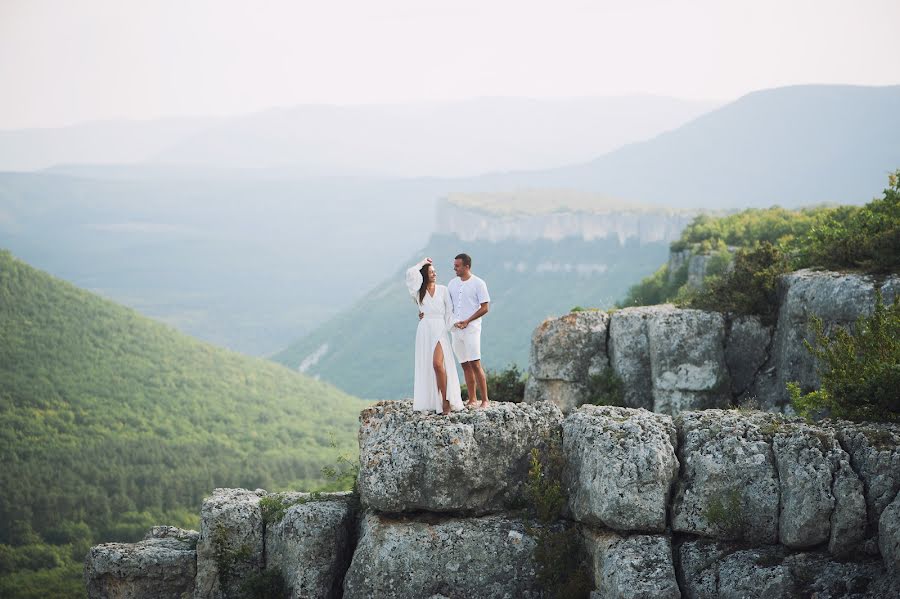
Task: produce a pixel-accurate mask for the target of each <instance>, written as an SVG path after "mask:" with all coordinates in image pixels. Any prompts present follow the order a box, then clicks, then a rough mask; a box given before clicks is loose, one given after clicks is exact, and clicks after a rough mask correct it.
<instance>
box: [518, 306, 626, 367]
mask: <svg viewBox="0 0 900 599" xmlns="http://www.w3.org/2000/svg"><path fill="white" fill-rule="evenodd" d="M608 326H609V315H607V314H606V312H601V311H599V310H585V311H581V312H570V313H569V314H566V315H564V316H560V317H558V318H548V319H547V320H545V321H544V322H542V323H541V324H540V325H539V326H538V327H537V328H536V329H535V330H534V333H533V334H532V336H531V362H530V364H529V373H530V374H531V376H532V377H535V378H538V379H558V380H563V381H569V382H583V381H584V380H585V378H586V377H587V373H588V367H589V366H590V364H591V361H592V360H593V359H594V358H595V357H596V356H597V355H601V356H603V358H604V359H606V329H607V327H608Z"/></svg>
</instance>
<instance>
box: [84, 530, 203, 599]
mask: <svg viewBox="0 0 900 599" xmlns="http://www.w3.org/2000/svg"><path fill="white" fill-rule="evenodd" d="M157 528H165V529H167V531H158V530H156V529H157ZM175 531H178V532H179V533H181V534H176V532H175ZM166 533H170V534H166ZM154 535H158V536H154ZM147 537H148V538H146V539H145V540H143V541H140V542H138V543H104V544H102V545H97V546H95V547H92V548H91V550H90V551H89V552H88V554H87V557H86V558H85V563H84V581H85V586H86V587H87V593H88V596H89V597H92V598H103V599H126V598H132V597H142V598H147V599H157V598H158V599H163V598H169V597H190V596H191V594H192V593H193V592H194V579H195V577H196V575H197V552H196V550H195V546H196V543H197V533H196V532H195V531H181V529H177V528H175V527H154V530H153V531H151V533H150V534H149V535H147Z"/></svg>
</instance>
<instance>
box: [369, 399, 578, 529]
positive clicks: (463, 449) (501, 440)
mask: <svg viewBox="0 0 900 599" xmlns="http://www.w3.org/2000/svg"><path fill="white" fill-rule="evenodd" d="M562 419H563V415H562V412H560V410H559V408H557V407H556V406H555V405H553V404H552V403H549V402H542V403H538V404H513V403H503V402H492V403H491V406H490V407H489V408H487V409H483V410H482V409H478V410H464V411H460V412H453V413H451V415H450V416H443V415H440V414H430V413H424V412H414V411H413V409H412V402H410V401H389V402H379V403H377V404H375V405H374V406H373V407H371V408H367V409H365V410H363V411H362V414H361V415H360V430H359V454H360V457H359V461H360V471H359V492H360V499H361V500H362V503H363V505H365V506H368V507H370V508H372V509H375V510H378V511H382V512H408V511H417V510H426V511H430V512H468V513H474V514H479V513H488V512H493V511H500V510H503V509H504V505H508V504H515V505H521V503H522V502H523V501H524V499H525V497H524V491H525V481H526V479H527V476H528V466H529V459H530V455H531V449H532V448H534V447H541V446H543V445H544V444H545V443H546V442H548V440H549V439H551V438H557V439H558V435H559V428H560V424H561V423H562Z"/></svg>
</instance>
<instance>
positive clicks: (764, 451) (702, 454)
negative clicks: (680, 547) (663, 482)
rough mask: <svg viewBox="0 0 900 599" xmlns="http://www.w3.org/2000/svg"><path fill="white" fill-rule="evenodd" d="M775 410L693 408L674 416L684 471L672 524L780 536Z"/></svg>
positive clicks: (746, 536) (760, 537)
mask: <svg viewBox="0 0 900 599" xmlns="http://www.w3.org/2000/svg"><path fill="white" fill-rule="evenodd" d="M775 418H776V416H774V415H772V414H764V413H755V414H749V415H744V414H741V413H740V412H735V411H722V410H708V411H703V412H688V413H684V414H681V415H679V416H678V417H677V418H676V419H675V423H676V426H677V429H678V442H679V443H678V461H679V462H680V463H681V466H682V475H681V477H680V478H679V480H678V484H677V486H676V493H675V499H674V501H673V505H672V529H673V530H675V531H678V532H687V533H693V534H698V535H701V536H705V537H713V538H718V539H742V540H747V541H749V542H753V543H775V542H777V540H778V504H779V488H778V473H777V472H776V469H775V456H774V454H773V452H772V445H771V437H770V436H769V435H767V434H766V432H765V430H766V429H767V428H768V427H771V426H772V423H773V422H774V421H775Z"/></svg>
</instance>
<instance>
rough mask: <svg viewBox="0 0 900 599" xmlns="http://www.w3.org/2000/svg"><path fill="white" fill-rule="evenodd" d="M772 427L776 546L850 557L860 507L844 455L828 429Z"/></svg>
mask: <svg viewBox="0 0 900 599" xmlns="http://www.w3.org/2000/svg"><path fill="white" fill-rule="evenodd" d="M774 422H775V427H774V428H773V449H774V452H775V463H776V465H777V468H778V479H779V482H780V490H781V514H780V519H779V539H780V541H781V543H782V544H783V545H786V546H787V547H791V548H804V547H813V546H815V545H819V544H821V543H825V542H828V544H829V547H830V548H831V551H832V553H834V554H838V555H848V554H851V553H852V552H854V550H855V549H856V546H857V545H858V544H859V542H860V541H862V539H863V538H864V537H865V531H866V503H865V497H864V495H863V485H862V481H861V480H860V479H859V477H858V476H857V475H856V473H855V472H854V471H853V469H852V468H851V466H850V456H849V455H848V454H847V452H845V451H844V450H843V448H842V447H841V446H840V443H839V442H838V439H837V436H836V435H835V433H834V431H832V430H828V429H823V428H820V427H816V426H810V425H807V424H805V423H802V422H787V421H785V422H783V423H782V422H781V421H779V420H775V421H774Z"/></svg>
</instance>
